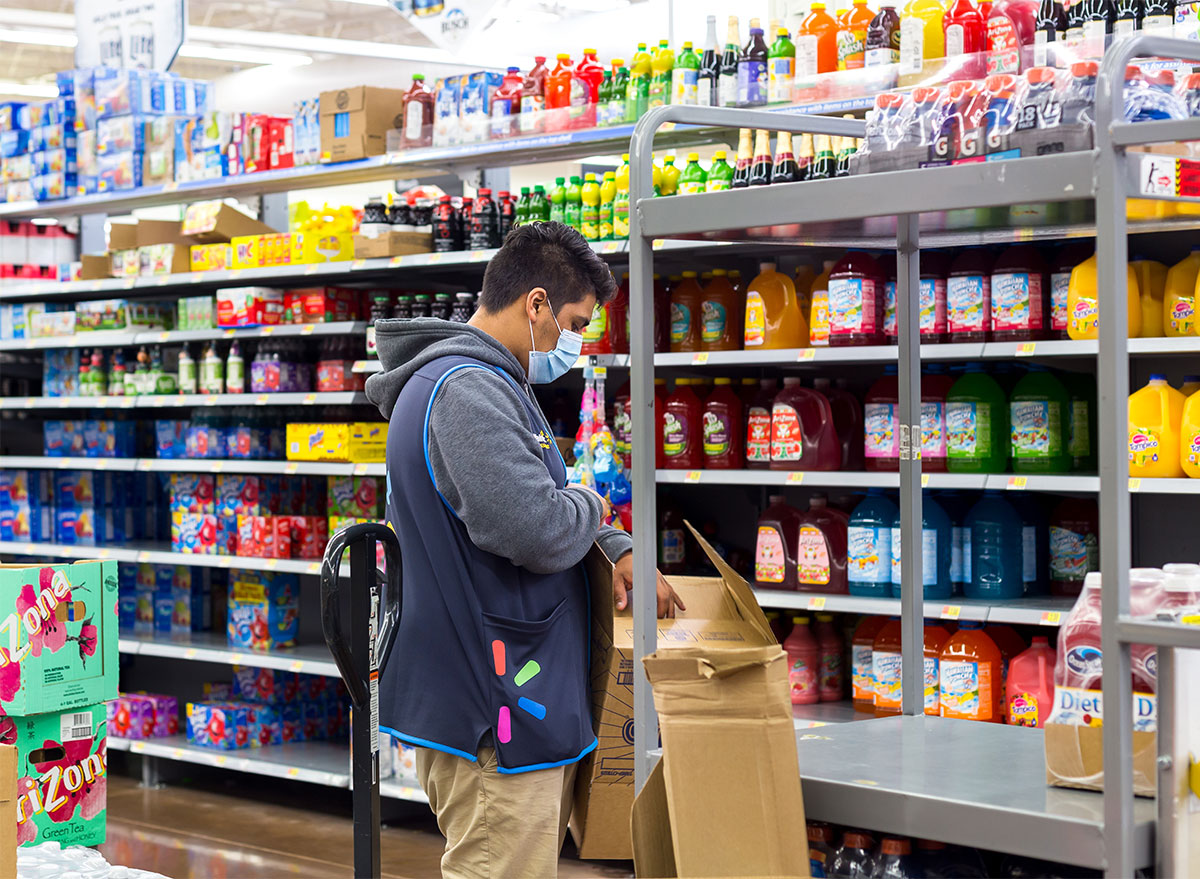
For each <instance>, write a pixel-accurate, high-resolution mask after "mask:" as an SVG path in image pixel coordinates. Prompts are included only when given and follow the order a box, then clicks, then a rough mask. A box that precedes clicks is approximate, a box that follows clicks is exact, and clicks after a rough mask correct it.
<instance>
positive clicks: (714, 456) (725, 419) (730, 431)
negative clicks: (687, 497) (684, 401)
mask: <svg viewBox="0 0 1200 879" xmlns="http://www.w3.org/2000/svg"><path fill="white" fill-rule="evenodd" d="M732 385H733V380H732V379H728V378H719V379H717V380H716V388H715V389H714V390H713V392H712V393H711V394H709V395H708V396H707V397H705V398H704V414H703V416H702V419H703V428H702V429H703V435H704V440H703V442H704V467H705V469H707V470H737V469H740V468H741V467H742V466H743V465H744V464H745V462H746V453H745V451H744V450H743V447H742V441H743V439H744V437H745V433H744V431H743V430H742V409H743V406H742V401H741V400H740V399H739V398H738V395H737V394H735V393H734V392H733V387H732Z"/></svg>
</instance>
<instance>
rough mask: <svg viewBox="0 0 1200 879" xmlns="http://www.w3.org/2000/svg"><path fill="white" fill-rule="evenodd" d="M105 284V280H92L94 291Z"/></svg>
mask: <svg viewBox="0 0 1200 879" xmlns="http://www.w3.org/2000/svg"><path fill="white" fill-rule="evenodd" d="M103 286H104V282H103V281H92V290H93V291H95V290H99V289H101V288H102V287H103Z"/></svg>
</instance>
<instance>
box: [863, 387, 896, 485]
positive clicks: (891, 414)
mask: <svg viewBox="0 0 1200 879" xmlns="http://www.w3.org/2000/svg"><path fill="white" fill-rule="evenodd" d="M899 404H900V388H899V383H898V381H897V377H896V367H895V365H894V364H891V363H889V364H887V365H886V366H885V367H884V368H883V377H882V378H880V379H878V380H877V381H876V382H875V384H873V385H871V389H870V390H869V391H867V395H866V397H864V398H863V457H864V466H865V467H866V469H867V470H872V471H896V470H899V469H900V431H899V430H898V428H897V422H896V410H897V409H898V408H899Z"/></svg>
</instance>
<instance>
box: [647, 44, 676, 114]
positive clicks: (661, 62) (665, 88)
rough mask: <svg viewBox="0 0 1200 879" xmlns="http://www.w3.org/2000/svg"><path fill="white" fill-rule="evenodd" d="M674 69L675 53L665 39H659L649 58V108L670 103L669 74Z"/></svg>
mask: <svg viewBox="0 0 1200 879" xmlns="http://www.w3.org/2000/svg"><path fill="white" fill-rule="evenodd" d="M674 69H675V53H674V52H672V51H671V46H670V44H669V43H668V42H667V41H666V40H660V41H659V43H658V48H657V49H655V50H654V54H653V56H652V57H651V59H650V71H651V74H652V75H651V77H650V103H649V105H648V106H649V107H650V108H654V107H661V106H663V105H664V104H669V103H671V74H672V72H673V71H674Z"/></svg>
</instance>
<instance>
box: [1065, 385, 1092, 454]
mask: <svg viewBox="0 0 1200 879" xmlns="http://www.w3.org/2000/svg"><path fill="white" fill-rule="evenodd" d="M1062 380H1063V383H1064V384H1065V385H1066V387H1067V393H1069V394H1070V395H1071V418H1070V423H1069V424H1068V430H1067V449H1068V451H1069V452H1070V453H1071V469H1072V470H1075V471H1078V472H1083V473H1094V472H1095V470H1096V441H1095V439H1094V437H1095V436H1096V381H1095V377H1094V376H1092V375H1091V374H1089V373H1083V374H1077V373H1064V374H1063V376H1062Z"/></svg>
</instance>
